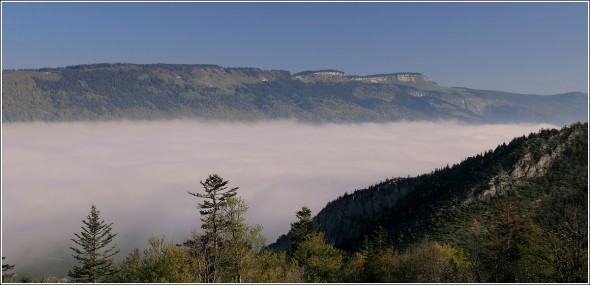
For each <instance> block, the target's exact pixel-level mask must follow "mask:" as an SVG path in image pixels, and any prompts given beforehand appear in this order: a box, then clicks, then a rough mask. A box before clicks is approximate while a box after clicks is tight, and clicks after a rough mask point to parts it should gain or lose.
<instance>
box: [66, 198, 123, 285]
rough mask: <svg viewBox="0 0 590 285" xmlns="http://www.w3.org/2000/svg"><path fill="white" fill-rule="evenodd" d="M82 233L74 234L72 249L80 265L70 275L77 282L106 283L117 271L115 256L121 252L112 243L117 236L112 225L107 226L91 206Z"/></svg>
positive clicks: (93, 206)
mask: <svg viewBox="0 0 590 285" xmlns="http://www.w3.org/2000/svg"><path fill="white" fill-rule="evenodd" d="M82 222H83V223H84V226H82V231H81V232H80V233H79V234H78V233H74V235H75V236H76V238H73V239H71V241H73V242H74V243H75V244H76V245H75V246H74V247H70V248H71V249H72V250H73V251H74V253H75V254H73V255H72V256H73V257H74V258H75V259H76V260H77V261H78V262H79V263H80V266H78V265H76V266H74V267H73V268H72V269H71V270H70V272H69V273H68V275H69V276H70V277H72V279H73V280H74V281H75V282H82V283H89V282H94V283H96V282H105V281H108V278H109V277H111V276H112V275H113V274H114V273H115V272H116V271H115V269H114V267H113V256H114V255H115V254H117V253H118V252H119V250H117V249H116V247H117V245H116V244H115V245H112V246H111V242H112V241H113V238H114V237H115V236H116V235H117V234H112V233H111V231H112V228H111V226H112V225H113V224H112V223H110V224H106V223H105V221H104V220H101V218H100V211H99V210H97V209H96V206H95V205H92V206H91V209H90V213H89V214H88V216H87V217H86V220H82Z"/></svg>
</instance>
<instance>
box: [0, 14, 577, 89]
mask: <svg viewBox="0 0 590 285" xmlns="http://www.w3.org/2000/svg"><path fill="white" fill-rule="evenodd" d="M103 62H107V63H115V62H128V63H187V64H197V63H206V64H218V65H221V66H225V67H234V66H241V67H259V68H262V69H282V70H288V71H290V72H293V73H295V72H299V71H304V70H314V69H338V70H342V71H344V72H346V73H347V74H350V75H369V74H379V73H392V72H421V73H424V74H425V75H426V76H428V77H429V78H430V79H432V80H433V81H437V82H438V83H439V84H441V85H444V86H462V87H470V88H479V89H492V90H502V91H511V92H517V93H534V94H556V93H562V92H569V91H583V92H587V88H588V4H587V3H584V2H576V3H571V2H570V3H481V2H480V3H148V2H144V3H64V2H61V3H16V2H12V3H6V2H3V3H2V67H3V68H4V69H21V68H40V67H63V66H68V65H75V64H86V63H103Z"/></svg>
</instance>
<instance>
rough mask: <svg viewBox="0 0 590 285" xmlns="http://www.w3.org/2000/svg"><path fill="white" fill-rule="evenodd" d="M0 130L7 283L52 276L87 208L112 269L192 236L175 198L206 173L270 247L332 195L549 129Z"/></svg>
mask: <svg viewBox="0 0 590 285" xmlns="http://www.w3.org/2000/svg"><path fill="white" fill-rule="evenodd" d="M2 127H3V134H2V256H7V259H6V260H5V261H6V262H7V263H10V264H16V268H15V271H16V272H18V273H19V274H22V273H27V272H28V273H31V274H46V273H49V272H51V271H52V270H54V271H53V272H52V273H53V274H57V275H60V274H65V272H66V271H65V270H64V269H63V268H64V267H66V266H70V264H71V258H70V255H71V250H70V249H69V246H71V244H72V242H70V240H69V239H70V238H73V237H74V236H73V233H74V232H79V231H80V227H81V226H82V222H81V220H82V219H85V217H86V216H87V215H88V212H89V210H90V205H91V204H92V203H94V204H96V205H97V208H98V209H99V210H100V211H101V216H102V218H103V219H105V220H106V221H107V222H113V230H114V232H116V233H118V236H117V237H116V238H115V242H117V243H118V244H119V246H120V248H121V253H120V254H119V255H118V259H122V258H124V256H125V255H127V254H128V253H129V252H130V251H131V249H132V248H134V247H140V248H143V247H145V246H146V241H145V240H146V238H147V237H149V236H150V235H166V237H167V239H169V240H172V241H173V242H181V241H182V239H183V237H185V236H187V235H189V234H190V232H191V230H192V229H199V228H200V221H199V214H198V211H197V209H196V205H197V203H198V202H199V200H197V198H196V197H193V196H189V195H188V194H187V191H191V192H196V191H201V190H202V188H201V185H200V184H199V181H200V180H204V179H205V178H206V177H207V175H208V174H211V173H217V174H219V175H220V176H221V177H223V178H225V179H227V180H229V181H230V183H229V185H230V186H231V187H235V186H238V187H240V190H238V193H239V196H241V197H242V198H244V199H245V201H246V203H247V204H248V205H249V206H250V210H249V211H248V215H247V222H248V223H250V224H262V225H263V226H264V231H263V233H264V235H265V236H266V237H267V238H268V242H269V243H270V242H273V241H274V240H275V239H276V238H277V237H278V236H279V235H280V234H282V233H286V232H287V231H288V229H289V227H290V223H291V222H293V221H294V220H295V214H294V213H295V211H297V210H298V209H300V208H301V207H302V206H304V205H305V206H309V207H310V208H311V209H312V210H313V213H314V214H316V213H317V212H318V211H319V210H321V208H322V207H323V206H324V205H325V204H326V203H327V202H328V201H331V200H333V199H335V198H336V197H338V196H339V195H342V194H343V193H344V192H352V191H354V190H355V189H360V188H365V187H367V186H369V185H371V184H373V183H376V182H379V181H382V180H384V179H385V178H388V177H395V176H408V175H417V174H421V173H426V172H430V171H431V170H433V169H434V168H437V167H442V166H445V165H446V164H453V163H458V162H460V161H461V160H462V159H463V158H465V157H468V156H472V155H475V154H477V153H481V152H484V151H486V150H488V149H493V148H495V147H496V146H497V145H498V144H501V143H502V142H508V141H510V140H511V139H512V138H514V137H516V136H521V135H523V134H528V133H530V132H536V131H538V130H539V129H541V128H549V127H553V126H550V125H532V124H518V125H462V124H458V123H452V122H440V123H431V122H422V123H389V124H373V123H371V124H356V125H335V124H326V125H317V126H314V125H306V124H300V123H296V122H292V121H271V122H263V123H255V124H245V123H212V122H208V123H204V122H199V121H194V120H176V121H159V122H107V123H11V124H3V125H2ZM55 270H57V271H55Z"/></svg>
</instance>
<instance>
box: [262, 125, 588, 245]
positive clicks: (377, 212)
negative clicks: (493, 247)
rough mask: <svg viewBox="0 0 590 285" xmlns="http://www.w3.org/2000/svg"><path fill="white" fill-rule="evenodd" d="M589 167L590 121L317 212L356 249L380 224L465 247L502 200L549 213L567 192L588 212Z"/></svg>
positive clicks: (398, 237) (406, 238)
mask: <svg viewBox="0 0 590 285" xmlns="http://www.w3.org/2000/svg"><path fill="white" fill-rule="evenodd" d="M587 174H588V123H585V124H574V125H572V126H570V127H564V128H562V129H561V130H557V129H552V130H542V131H540V132H539V133H534V134H530V135H529V136H528V137H525V136H522V137H519V138H515V139H514V140H512V141H511V142H510V143H509V144H502V145H500V146H498V147H497V148H496V149H495V150H493V151H492V150H490V151H487V152H485V153H483V154H479V155H476V156H474V157H470V158H467V159H465V160H464V161H463V162H461V163H460V164H457V165H453V166H446V167H442V168H441V169H437V170H435V171H433V172H431V173H429V174H424V175H420V176H417V177H408V178H394V179H388V180H386V181H384V182H380V183H377V184H375V185H373V186H370V187H368V188H366V189H362V190H356V191H354V193H351V194H345V195H344V196H342V197H339V198H338V199H336V200H334V201H332V202H330V203H328V204H327V205H326V206H325V208H324V209H323V210H321V211H320V212H319V213H318V214H317V216H316V217H315V218H314V220H315V221H316V222H317V223H319V225H320V228H321V230H322V231H323V232H325V233H326V240H327V241H328V242H330V243H333V244H335V245H336V246H338V247H341V248H345V249H348V250H358V249H359V247H360V246H361V244H362V241H363V238H364V237H366V236H367V235H369V234H370V233H371V232H372V231H373V230H374V229H375V228H376V227H377V226H382V227H384V228H386V229H387V230H388V231H389V234H390V236H391V237H392V238H393V240H394V241H395V244H396V246H397V247H399V248H403V247H405V246H407V245H409V244H411V243H415V242H418V241H420V240H421V239H424V238H426V237H428V238H430V239H431V240H435V241H439V242H444V243H450V244H454V245H458V246H460V247H465V244H466V243H467V242H468V241H469V240H470V239H471V237H470V236H469V232H470V228H471V227H472V225H473V224H474V223H476V224H480V225H481V226H482V227H484V228H486V227H489V226H490V224H491V223H492V221H493V220H494V219H496V218H497V216H498V215H499V214H498V213H499V210H498V209H499V207H500V205H502V204H506V203H509V204H511V205H514V207H515V208H518V209H519V212H518V214H519V216H520V217H521V218H522V219H533V220H535V219H536V220H541V221H542V220H547V218H546V216H547V212H551V211H555V210H556V209H555V208H552V207H556V206H555V205H558V204H559V203H561V202H559V201H563V200H564V199H565V200H567V199H569V200H570V201H575V203H577V204H576V205H577V206H575V207H579V208H580V211H582V213H586V212H587V209H588V205H587V199H588V175H587ZM547 209H552V210H550V211H548V210H547ZM557 210H559V211H561V210H563V208H559V209H557ZM585 227H586V229H585V230H586V233H587V225H585ZM580 230H583V229H580ZM289 240H290V238H289V235H283V236H281V237H280V238H279V239H278V240H277V242H276V243H274V244H272V245H270V248H273V249H277V250H280V249H286V248H288V246H289V242H290V241H289Z"/></svg>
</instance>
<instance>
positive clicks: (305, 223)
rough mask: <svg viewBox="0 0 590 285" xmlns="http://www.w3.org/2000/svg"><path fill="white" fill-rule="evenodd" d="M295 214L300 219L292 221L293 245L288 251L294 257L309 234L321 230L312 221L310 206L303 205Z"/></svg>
mask: <svg viewBox="0 0 590 285" xmlns="http://www.w3.org/2000/svg"><path fill="white" fill-rule="evenodd" d="M295 215H296V216H297V219H298V220H297V222H294V223H291V246H290V247H289V250H288V251H287V255H288V256H289V257H293V253H294V252H295V251H296V250H297V247H298V246H299V244H300V243H302V242H303V241H305V240H306V239H307V237H308V236H309V235H311V234H312V233H316V232H318V231H319V228H318V226H317V225H316V224H315V223H314V222H313V221H312V218H311V210H310V209H309V208H308V207H305V206H304V207H301V210H300V211H297V212H296V213H295Z"/></svg>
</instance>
